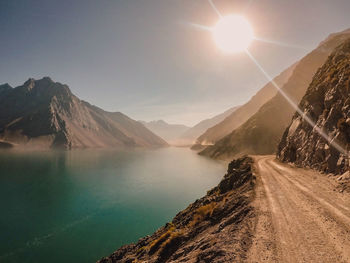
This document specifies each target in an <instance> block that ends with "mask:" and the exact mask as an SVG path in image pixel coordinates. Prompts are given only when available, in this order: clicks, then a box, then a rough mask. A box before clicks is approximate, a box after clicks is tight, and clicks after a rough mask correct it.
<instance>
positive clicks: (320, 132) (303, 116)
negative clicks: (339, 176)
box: [246, 49, 349, 157]
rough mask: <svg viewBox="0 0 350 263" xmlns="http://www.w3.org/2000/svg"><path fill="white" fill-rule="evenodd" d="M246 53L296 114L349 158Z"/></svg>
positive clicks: (251, 57) (247, 51)
mask: <svg viewBox="0 0 350 263" xmlns="http://www.w3.org/2000/svg"><path fill="white" fill-rule="evenodd" d="M246 53H247V54H248V56H249V57H250V59H251V60H252V61H253V62H254V63H255V65H256V66H257V67H258V68H259V69H260V71H261V72H262V73H263V74H264V75H265V77H266V78H267V79H268V80H269V81H270V82H271V83H272V85H273V86H274V87H275V88H276V89H277V90H278V92H279V93H280V94H281V95H282V96H283V97H284V98H285V99H286V100H287V102H288V103H289V104H290V105H291V106H292V107H293V108H294V109H295V110H296V111H297V112H298V114H299V115H300V116H301V117H302V119H303V120H305V121H306V122H307V123H308V124H309V125H310V126H311V127H312V128H313V129H314V130H315V131H316V132H317V133H318V134H319V135H320V136H322V137H323V138H324V139H325V140H327V141H328V143H329V144H330V145H331V146H333V147H334V148H335V149H336V150H337V151H339V152H340V153H341V154H343V155H345V156H346V157H349V153H348V152H347V151H346V150H345V149H344V148H343V147H342V146H340V145H339V144H338V143H337V142H336V141H334V139H333V138H331V137H330V136H329V135H328V134H326V133H325V132H323V131H322V130H321V129H320V128H319V127H318V126H317V125H316V123H315V122H314V121H313V120H311V119H310V118H309V116H307V115H306V114H304V112H303V111H302V110H301V109H300V108H299V106H298V105H297V104H296V103H295V102H294V101H293V100H292V99H291V98H289V96H288V95H287V94H286V93H285V92H284V91H283V90H282V89H281V88H280V87H279V86H278V84H277V83H276V82H275V81H274V80H273V79H272V77H270V75H269V74H268V73H267V72H266V71H265V70H264V68H263V67H262V66H261V65H260V64H259V62H258V61H257V60H256V59H255V58H254V56H253V55H252V54H251V53H250V52H249V50H248V49H247V50H246Z"/></svg>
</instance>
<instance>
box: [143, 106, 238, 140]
mask: <svg viewBox="0 0 350 263" xmlns="http://www.w3.org/2000/svg"><path fill="white" fill-rule="evenodd" d="M238 108H239V106H237V107H232V108H230V109H228V110H227V111H225V112H223V113H221V114H219V115H216V116H214V117H212V118H209V119H205V120H202V121H200V122H199V123H198V124H196V125H194V126H193V127H188V126H186V125H181V124H169V123H167V122H165V121H163V120H158V121H151V122H145V121H140V122H141V123H142V124H143V125H145V126H146V127H147V128H148V129H150V130H151V131H152V132H154V133H155V134H157V135H158V136H160V137H161V138H163V139H164V140H166V141H167V142H168V143H169V144H171V145H176V146H192V145H193V144H194V143H195V140H196V138H197V137H198V136H199V135H201V134H202V133H203V132H205V131H206V130H207V129H208V128H210V127H212V126H214V125H216V124H217V123H219V122H221V121H222V120H224V119H225V118H226V117H227V116H229V115H230V114H231V113H232V112H234V111H235V110H237V109H238Z"/></svg>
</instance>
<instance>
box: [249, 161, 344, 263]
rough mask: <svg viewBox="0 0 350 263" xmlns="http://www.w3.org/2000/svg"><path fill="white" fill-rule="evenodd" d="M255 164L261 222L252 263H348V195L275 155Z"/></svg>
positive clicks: (257, 200)
mask: <svg viewBox="0 0 350 263" xmlns="http://www.w3.org/2000/svg"><path fill="white" fill-rule="evenodd" d="M255 161H256V162H255V173H256V175H257V188H256V199H255V201H254V206H255V208H256V210H257V213H258V220H257V223H256V226H255V238H254V240H253V245H252V247H251V248H250V250H249V252H248V262H332V263H333V262H350V195H349V194H348V193H339V192H338V191H336V190H335V189H336V182H335V181H334V180H332V179H331V178H329V177H327V176H325V175H322V174H318V173H317V172H315V171H312V170H307V169H300V168H295V167H293V166H291V165H287V164H282V163H280V162H279V161H277V160H275V157H274V156H260V157H255Z"/></svg>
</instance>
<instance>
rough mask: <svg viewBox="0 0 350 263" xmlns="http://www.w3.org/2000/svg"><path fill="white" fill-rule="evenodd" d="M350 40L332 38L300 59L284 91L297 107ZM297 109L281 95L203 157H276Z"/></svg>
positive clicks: (339, 35)
mask: <svg viewBox="0 0 350 263" xmlns="http://www.w3.org/2000/svg"><path fill="white" fill-rule="evenodd" d="M349 37H350V30H346V31H344V32H341V33H337V34H333V35H330V36H329V37H328V38H327V39H326V40H325V41H323V42H322V43H321V44H320V45H319V46H318V47H317V48H316V49H315V50H313V51H312V52H311V53H309V54H308V55H306V56H305V57H304V58H303V59H301V60H300V61H299V63H298V65H297V66H296V67H295V69H294V71H293V74H292V76H291V77H290V78H289V80H288V81H287V83H286V84H285V85H284V86H283V87H282V90H283V91H284V92H285V93H286V94H287V95H288V96H289V98H291V99H292V100H293V101H294V102H295V103H296V104H298V103H299V102H300V100H301V98H302V97H303V96H304V94H305V92H306V90H307V88H308V86H309V84H310V83H311V80H312V78H313V76H314V74H315V73H316V71H317V70H318V68H319V67H321V66H322V65H323V64H324V63H325V61H326V60H327V58H328V56H329V55H330V54H331V53H332V52H333V50H334V49H335V48H336V47H337V46H338V45H340V44H341V43H342V42H344V41H345V40H346V39H347V38H349ZM294 112H295V109H294V108H293V107H292V106H291V105H290V104H289V103H288V102H287V100H286V99H285V98H284V97H283V96H282V95H281V94H280V93H278V94H277V95H276V96H275V97H273V98H272V99H271V100H269V101H268V102H267V103H265V104H264V105H263V106H262V107H261V108H260V109H259V111H257V112H256V113H255V114H254V115H253V116H252V117H250V118H249V119H248V120H247V121H246V122H245V123H244V124H242V125H241V126H240V127H238V128H237V129H235V130H234V131H232V133H231V134H229V135H227V136H226V137H224V138H223V139H221V140H219V141H218V142H216V143H215V145H213V146H209V147H207V148H206V149H205V150H203V151H202V152H201V154H203V155H206V156H210V157H213V158H232V157H237V156H240V155H242V154H272V153H275V152H276V150H277V147H278V144H279V142H280V138H281V137H282V135H283V132H284V131H285V129H286V127H287V126H288V125H289V120H290V119H291V118H292V116H293V114H294Z"/></svg>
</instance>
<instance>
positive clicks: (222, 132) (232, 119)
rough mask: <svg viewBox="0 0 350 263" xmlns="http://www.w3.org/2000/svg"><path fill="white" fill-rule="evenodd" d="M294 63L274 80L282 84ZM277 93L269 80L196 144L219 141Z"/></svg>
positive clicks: (290, 73) (209, 143) (205, 133)
mask: <svg viewBox="0 0 350 263" xmlns="http://www.w3.org/2000/svg"><path fill="white" fill-rule="evenodd" d="M295 66H296V64H294V65H293V66H291V67H289V68H288V69H286V70H285V71H283V72H282V73H281V74H280V75H278V76H277V77H276V78H274V81H275V82H276V83H277V84H278V85H280V86H282V85H284V84H285V83H286V82H287V80H288V79H289V77H290V76H291V75H292V72H293V70H294V68H295ZM276 94H277V90H276V88H275V87H274V86H273V85H272V83H271V82H269V83H268V84H266V85H265V86H264V87H263V88H262V89H260V90H259V91H258V92H257V93H256V94H255V95H254V96H253V97H252V98H251V99H250V100H249V101H248V102H247V103H246V104H244V105H242V106H241V107H239V109H237V110H235V111H234V112H232V113H231V114H230V115H229V116H227V117H226V118H225V119H224V120H223V121H222V122H220V123H218V124H216V125H214V126H213V127H211V128H209V129H208V130H207V131H206V132H204V133H203V134H202V135H201V136H199V137H198V138H197V140H196V144H199V145H212V144H214V143H215V142H217V141H219V140H220V139H222V138H223V137H225V136H226V135H228V134H230V133H231V132H232V131H233V130H234V129H236V128H237V127H239V126H240V125H241V124H243V123H244V122H245V121H246V120H248V119H249V118H250V117H251V116H252V115H253V114H254V113H256V112H257V111H258V110H259V108H260V107H261V106H262V105H263V104H265V103H266V102H267V101H268V100H270V99H271V98H272V97H273V96H275V95H276Z"/></svg>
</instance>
